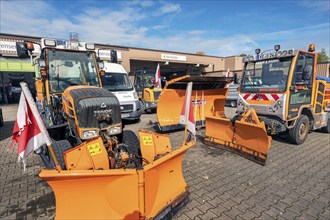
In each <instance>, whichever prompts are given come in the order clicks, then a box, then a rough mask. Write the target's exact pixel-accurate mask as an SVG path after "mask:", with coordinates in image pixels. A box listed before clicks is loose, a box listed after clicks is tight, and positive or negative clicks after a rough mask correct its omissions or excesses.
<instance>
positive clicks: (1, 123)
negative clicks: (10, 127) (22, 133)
mask: <svg viewBox="0 0 330 220" xmlns="http://www.w3.org/2000/svg"><path fill="white" fill-rule="evenodd" d="M2 126H3V116H2V109H1V108H0V127H2Z"/></svg>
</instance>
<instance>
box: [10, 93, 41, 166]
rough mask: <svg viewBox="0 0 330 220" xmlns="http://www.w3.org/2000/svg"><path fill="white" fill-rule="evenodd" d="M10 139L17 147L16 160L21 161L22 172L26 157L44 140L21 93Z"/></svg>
mask: <svg viewBox="0 0 330 220" xmlns="http://www.w3.org/2000/svg"><path fill="white" fill-rule="evenodd" d="M12 139H13V143H12V145H13V144H14V143H15V142H16V143H17V145H18V150H17V154H18V160H19V161H20V160H22V161H23V165H24V170H25V167H26V158H27V156H28V155H29V154H30V153H31V152H32V151H34V150H36V149H38V148H39V147H41V145H43V144H45V143H46V139H45V138H44V136H43V135H42V133H41V130H40V127H39V126H38V123H37V120H36V117H35V116H34V115H33V113H32V110H31V107H30V105H29V103H28V102H27V100H26V97H25V95H24V93H23V92H22V93H21V97H20V100H19V106H18V111H17V119H16V122H15V125H14V130H13V136H12Z"/></svg>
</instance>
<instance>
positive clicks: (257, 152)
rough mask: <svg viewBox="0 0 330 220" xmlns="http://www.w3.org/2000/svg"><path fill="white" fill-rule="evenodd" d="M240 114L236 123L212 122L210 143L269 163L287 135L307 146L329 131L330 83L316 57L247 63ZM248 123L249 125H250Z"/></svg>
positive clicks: (265, 57) (270, 56)
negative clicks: (311, 137)
mask: <svg viewBox="0 0 330 220" xmlns="http://www.w3.org/2000/svg"><path fill="white" fill-rule="evenodd" d="M243 62H244V63H245V66H244V72H243V76H242V81H241V84H240V89H239V95H238V102H237V112H238V115H236V116H235V117H234V118H233V119H231V120H229V119H225V118H216V117H207V118H206V131H205V139H204V141H205V143H207V144H210V145H216V146H224V147H229V148H230V149H232V150H233V151H234V152H236V153H238V154H241V155H245V156H247V158H249V159H252V160H254V161H255V162H258V163H260V164H263V165H264V164H265V161H266V158H267V153H268V149H269V147H270V142H271V137H270V136H268V135H274V134H278V133H282V132H285V131H288V136H289V140H290V142H291V143H294V144H302V143H303V142H304V141H305V139H306V137H307V134H308V132H309V131H310V130H316V129H321V130H323V131H324V132H326V133H329V132H330V125H329V124H330V121H329V117H330V116H329V110H330V94H329V93H330V90H329V89H330V81H329V80H330V79H329V78H320V77H317V76H316V62H317V53H315V52H314V45H310V47H309V50H308V51H303V50H295V49H290V50H280V46H279V45H276V46H275V47H274V52H269V50H268V51H265V52H263V53H261V51H260V49H257V50H256V54H255V55H249V56H247V57H245V58H244V60H243ZM247 123H248V124H247Z"/></svg>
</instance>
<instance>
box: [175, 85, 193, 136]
mask: <svg viewBox="0 0 330 220" xmlns="http://www.w3.org/2000/svg"><path fill="white" fill-rule="evenodd" d="M191 93H192V82H190V83H188V85H187V90H186V95H185V99H184V102H183V106H182V110H181V115H180V121H179V123H180V124H184V125H187V127H188V130H189V131H190V132H191V133H192V134H193V135H196V126H195V118H194V113H193V108H192V102H191Z"/></svg>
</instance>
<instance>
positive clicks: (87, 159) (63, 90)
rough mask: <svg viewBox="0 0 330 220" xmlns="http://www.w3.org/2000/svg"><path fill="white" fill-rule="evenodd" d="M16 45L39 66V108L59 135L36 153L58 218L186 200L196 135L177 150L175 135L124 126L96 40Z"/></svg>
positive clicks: (171, 207)
mask: <svg viewBox="0 0 330 220" xmlns="http://www.w3.org/2000/svg"><path fill="white" fill-rule="evenodd" d="M37 47H39V48H40V50H39V52H38V50H37ZM17 48H18V51H17V52H18V55H19V56H20V57H31V60H32V62H33V64H37V65H38V66H39V70H40V71H39V72H38V73H37V74H36V85H37V86H36V87H37V107H38V110H39V112H40V115H41V118H42V119H43V123H44V124H45V127H46V129H47V131H48V133H49V135H50V137H51V138H52V139H53V140H52V144H51V146H49V145H48V147H47V146H42V147H41V148H39V149H38V150H37V152H36V153H37V154H39V155H40V157H41V159H42V161H43V162H44V164H45V166H46V169H43V170H42V171H41V172H40V174H39V176H40V178H42V179H44V180H45V181H47V183H48V184H49V185H50V186H51V187H52V189H53V191H54V194H55V199H56V218H58V219H146V218H147V219H150V218H156V217H158V218H160V219H161V218H163V217H165V216H167V215H170V214H171V213H173V211H175V210H176V209H177V208H178V207H180V206H181V205H182V204H184V202H185V201H186V200H187V196H188V194H189V192H188V186H187V184H186V182H185V180H184V178H183V175H182V165H181V164H182V159H183V156H184V154H185V152H186V151H187V150H188V149H189V148H190V147H192V146H193V145H194V143H195V142H194V141H189V142H187V141H184V142H183V144H182V146H181V147H179V148H177V149H176V150H172V147H171V144H170V140H169V136H166V135H160V134H156V133H152V132H148V131H140V132H139V137H140V141H139V139H138V137H137V136H136V135H135V133H134V132H132V131H128V130H125V131H122V121H121V111H120V103H119V101H118V99H117V98H116V96H115V95H113V94H112V93H111V92H109V91H108V90H106V89H103V88H102V87H101V80H100V78H99V76H100V74H103V71H102V70H100V68H99V66H100V67H102V63H97V62H96V57H95V52H94V50H95V47H94V44H91V43H83V42H78V41H76V40H74V41H66V40H55V39H41V44H39V45H38V44H37V43H35V42H34V43H33V42H25V43H17ZM33 57H34V58H33ZM31 99H32V98H31Z"/></svg>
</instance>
